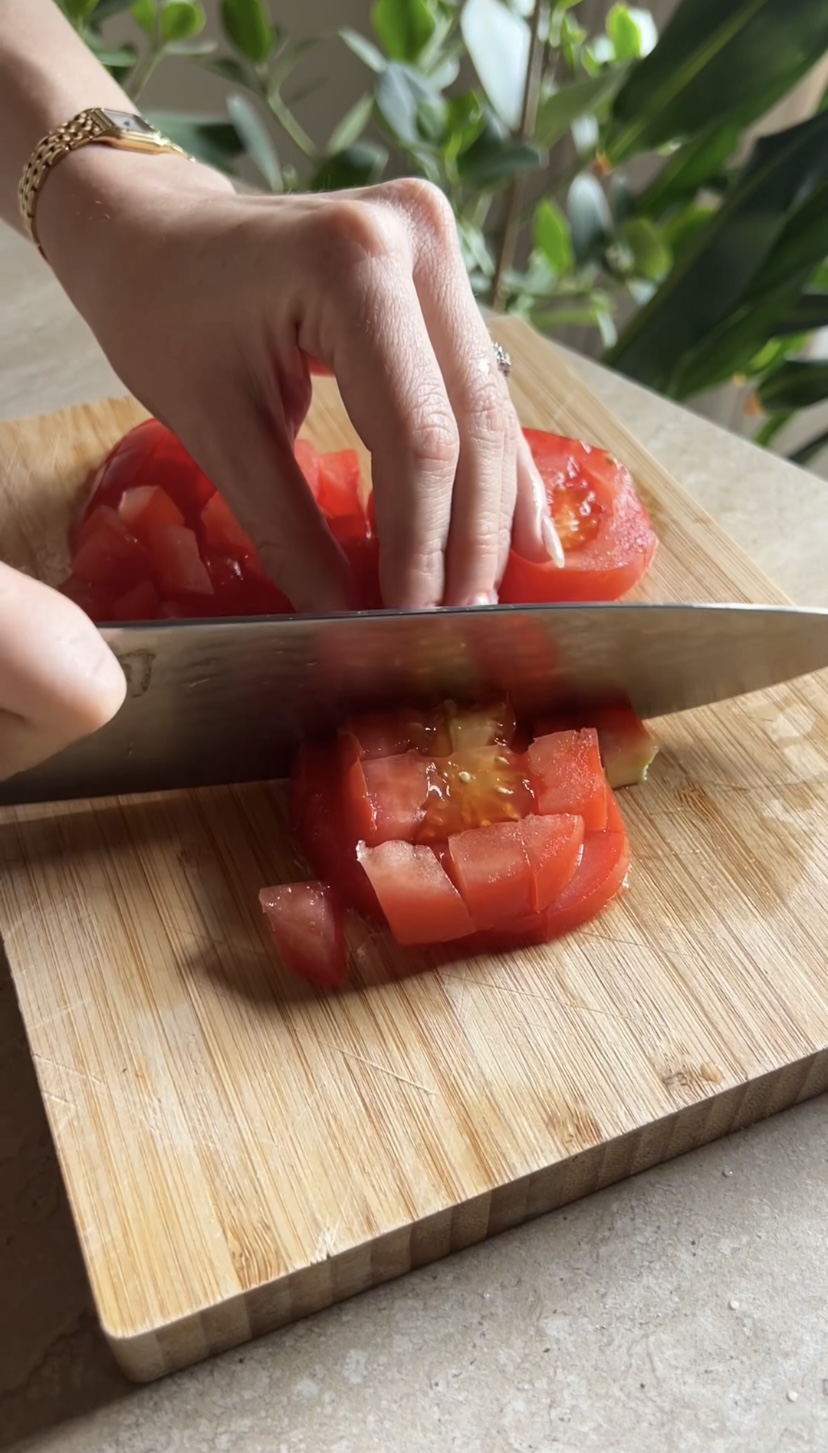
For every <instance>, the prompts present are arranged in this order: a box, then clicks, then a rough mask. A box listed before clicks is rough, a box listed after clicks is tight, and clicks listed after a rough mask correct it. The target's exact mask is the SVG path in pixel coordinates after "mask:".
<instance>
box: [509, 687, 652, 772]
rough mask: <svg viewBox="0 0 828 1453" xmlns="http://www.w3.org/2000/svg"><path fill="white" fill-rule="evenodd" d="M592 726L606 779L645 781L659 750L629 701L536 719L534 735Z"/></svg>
mask: <svg viewBox="0 0 828 1453" xmlns="http://www.w3.org/2000/svg"><path fill="white" fill-rule="evenodd" d="M584 726H592V727H594V728H595V730H596V731H597V733H598V745H599V747H600V749H601V760H602V762H603V764H604V771H605V772H606V774H607V781H608V782H609V784H610V786H611V787H631V786H632V785H633V784H634V783H636V782H644V781H645V780H646V777H647V772H648V771H649V768H650V766H651V765H652V762H653V759H654V757H655V755H656V752H657V751H658V746H657V743H656V740H655V737H654V736H653V734H652V732H651V731H650V730H649V728H648V727H647V726H645V724H644V722H643V721H642V720H641V718H640V717H639V716H638V715H637V714H636V712H634V711H633V709H632V707H631V706H630V705H628V704H619V705H615V706H600V707H593V708H588V707H584V708H582V709H581V710H579V711H569V712H566V713H563V714H561V715H559V716H555V717H547V718H545V719H544V720H542V721H538V722H536V723H535V735H536V736H542V735H543V734H544V733H546V732H560V731H567V730H571V729H573V728H575V729H577V728H579V727H584Z"/></svg>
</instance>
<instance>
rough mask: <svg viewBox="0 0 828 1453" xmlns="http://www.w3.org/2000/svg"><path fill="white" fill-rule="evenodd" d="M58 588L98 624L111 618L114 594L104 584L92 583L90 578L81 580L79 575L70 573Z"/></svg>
mask: <svg viewBox="0 0 828 1453" xmlns="http://www.w3.org/2000/svg"><path fill="white" fill-rule="evenodd" d="M58 590H59V591H60V593H61V595H65V596H67V598H68V599H69V600H73V601H74V602H75V605H79V606H80V608H81V610H82V611H85V612H86V614H87V615H88V616H89V618H90V620H93V621H96V622H97V624H98V625H100V624H101V622H102V621H107V620H110V619H111V617H112V596H111V595H110V594H109V592H108V591H107V590H104V588H103V587H102V586H100V585H90V583H89V581H88V580H80V579H79V578H78V576H77V575H70V576H69V577H68V578H67V579H66V580H64V582H63V584H62V585H59V586H58Z"/></svg>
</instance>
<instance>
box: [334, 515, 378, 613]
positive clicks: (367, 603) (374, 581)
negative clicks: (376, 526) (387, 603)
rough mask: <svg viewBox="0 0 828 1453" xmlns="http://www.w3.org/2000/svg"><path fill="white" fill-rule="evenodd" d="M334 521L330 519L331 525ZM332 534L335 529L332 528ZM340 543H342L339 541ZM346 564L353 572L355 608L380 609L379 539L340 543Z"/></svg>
mask: <svg viewBox="0 0 828 1453" xmlns="http://www.w3.org/2000/svg"><path fill="white" fill-rule="evenodd" d="M334 524H335V521H333V520H332V521H331V525H332V526H333V525H334ZM334 534H336V531H335V530H334ZM340 543H342V542H341V541H340ZM342 548H343V550H344V551H345V555H346V558H347V560H348V564H349V565H350V567H351V570H352V571H353V574H354V584H355V597H356V604H355V608H356V609H357V610H382V608H383V599H382V591H381V590H380V582H379V540H377V539H376V538H373V539H372V538H370V537H369V538H365V539H362V540H359V539H355V540H350V541H348V542H346V543H344V544H343V545H342Z"/></svg>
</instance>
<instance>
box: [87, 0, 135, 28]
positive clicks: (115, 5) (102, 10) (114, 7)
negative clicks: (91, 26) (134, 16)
mask: <svg viewBox="0 0 828 1453" xmlns="http://www.w3.org/2000/svg"><path fill="white" fill-rule="evenodd" d="M131 3H132V0H97V4H96V6H95V24H96V25H100V23H101V21H102V20H108V19H109V17H110V16H111V15H121V14H122V13H123V11H124V10H129V7H130V5H131Z"/></svg>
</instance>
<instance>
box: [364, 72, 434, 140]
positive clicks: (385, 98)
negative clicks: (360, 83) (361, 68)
mask: <svg viewBox="0 0 828 1453" xmlns="http://www.w3.org/2000/svg"><path fill="white" fill-rule="evenodd" d="M374 99H375V101H376V106H377V110H378V111H379V114H380V116H381V117H382V119H383V121H384V122H385V124H386V126H387V127H388V129H389V131H391V133H392V134H393V135H394V136H396V137H397V138H398V139H399V140H400V141H402V142H405V143H406V144H407V145H408V146H416V145H417V144H418V143H419V142H420V141H422V139H423V138H422V132H421V129H420V119H421V116H423V117H428V116H429V115H430V114H431V115H432V116H433V108H434V107H438V106H439V105H440V103H441V101H442V98H441V97H440V96H439V94H438V93H437V92H436V91H434V90H432V88H431V87H430V86H429V85H428V84H427V83H426V82H425V81H424V80H423V78H422V77H421V76H420V75H419V73H418V72H417V71H415V70H412V68H411V67H410V66H404V65H402V64H401V63H400V62H399V61H390V62H389V63H388V65H387V66H386V67H385V70H384V71H383V73H382V75H381V76H380V78H379V81H378V82H377V87H376V91H375V93H374Z"/></svg>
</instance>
